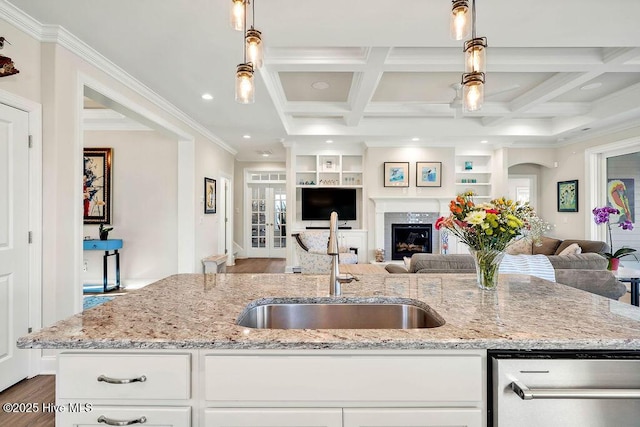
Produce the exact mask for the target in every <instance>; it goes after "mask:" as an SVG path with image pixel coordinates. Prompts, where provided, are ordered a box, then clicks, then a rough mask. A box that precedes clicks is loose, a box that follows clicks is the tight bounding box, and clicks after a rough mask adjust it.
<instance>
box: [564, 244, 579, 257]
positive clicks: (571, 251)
mask: <svg viewBox="0 0 640 427" xmlns="http://www.w3.org/2000/svg"><path fill="white" fill-rule="evenodd" d="M581 253H582V248H581V247H580V245H578V244H577V243H572V244H570V245H569V246H567V247H566V248H564V249H563V250H562V252H560V253H559V254H558V255H560V256H563V255H578V254H581Z"/></svg>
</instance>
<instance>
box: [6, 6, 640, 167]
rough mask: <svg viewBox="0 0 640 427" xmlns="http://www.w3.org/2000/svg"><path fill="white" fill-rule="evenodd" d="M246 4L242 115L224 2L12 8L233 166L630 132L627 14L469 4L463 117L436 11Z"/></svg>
mask: <svg viewBox="0 0 640 427" xmlns="http://www.w3.org/2000/svg"><path fill="white" fill-rule="evenodd" d="M253 1H255V9H256V28H258V29H259V30H261V31H262V33H263V36H264V40H265V44H266V46H267V49H266V54H265V66H264V67H263V68H261V69H260V70H259V72H258V73H257V78H256V80H257V87H256V102H255V104H252V105H239V104H236V103H235V101H234V94H233V91H234V73H235V67H236V65H237V64H238V63H240V62H242V35H241V33H239V32H235V31H233V30H232V29H231V27H230V25H229V23H228V19H229V6H230V4H231V1H230V0H190V1H178V0H163V1H160V2H159V1H156V0H136V1H130V0H92V1H85V0H56V1H49V0H11V1H10V2H11V3H12V4H14V5H16V6H17V7H18V8H20V9H22V10H23V11H24V12H25V13H27V14H29V15H31V16H32V17H34V18H35V19H37V20H38V21H40V22H41V23H42V24H53V25H61V26H63V27H64V28H66V29H67V30H68V31H70V32H71V33H72V34H74V35H75V36H77V37H79V38H80V39H81V40H83V41H84V42H86V43H87V44H88V45H89V46H91V47H92V48H94V49H95V50H97V51H98V52H100V53H101V54H102V55H104V56H105V57H106V58H108V59H109V60H111V61H113V62H114V63H115V64H116V65H118V66H120V67H121V68H122V69H124V70H125V71H127V72H128V73H129V74H131V75H132V76H133V77H135V78H136V79H138V80H140V81H141V82H142V83H144V84H145V85H146V86H148V87H149V88H151V89H152V90H153V91H155V92H156V93H158V94H159V95H161V96H162V97H164V98H165V99H167V100H168V101H169V102H171V103H172V104H174V105H175V106H176V107H178V108H179V109H180V110H182V111H183V112H185V113H186V114H187V115H189V116H191V117H192V118H193V119H195V120H196V121H197V122H199V123H201V124H202V125H203V126H205V127H206V128H208V129H209V130H210V131H211V132H212V133H213V134H215V135H217V136H218V137H219V138H220V139H221V140H223V141H224V142H225V143H227V144H229V145H230V146H232V147H234V148H235V149H236V150H237V151H238V154H237V157H238V158H239V159H241V160H256V159H258V158H261V157H260V153H261V152H263V151H265V150H268V151H271V152H273V158H275V159H284V150H283V142H284V143H294V142H296V143H300V144H316V143H317V144H324V143H325V141H326V140H329V139H330V140H333V141H334V143H338V144H353V143H367V144H369V145H371V146H388V145H391V146H399V145H416V144H424V145H431V146H452V145H454V146H464V147H473V146H475V145H476V144H479V143H480V141H481V140H484V141H488V142H489V146H541V147H554V146H557V145H559V144H566V143H568V142H571V141H576V140H579V139H581V138H585V137H587V136H589V135H593V134H595V133H602V132H607V131H611V130H612V129H620V128H624V127H630V126H632V125H634V124H635V125H638V124H639V123H640V26H638V25H637V23H636V20H637V17H638V16H640V1H638V0H607V1H602V0H582V1H577V0H563V1H558V0H518V1H509V2H508V1H504V0H477V28H478V35H479V36H486V37H487V39H488V43H489V49H488V54H487V77H486V89H485V94H486V101H485V104H484V106H483V108H482V110H481V111H479V112H474V113H472V114H471V113H468V114H467V113H463V111H462V109H461V104H460V95H461V94H460V85H459V82H460V78H461V73H462V69H463V54H462V42H457V41H453V40H450V39H449V30H448V25H449V24H448V17H449V11H450V6H451V2H450V1H449V0H406V1H403V2H398V1H392V0H324V1H312V0H253ZM205 92H206V93H211V94H212V95H213V96H214V99H213V100H211V101H204V100H203V99H202V98H201V95H202V94H203V93H205ZM243 135H251V138H250V139H247V138H243ZM416 139H417V140H416Z"/></svg>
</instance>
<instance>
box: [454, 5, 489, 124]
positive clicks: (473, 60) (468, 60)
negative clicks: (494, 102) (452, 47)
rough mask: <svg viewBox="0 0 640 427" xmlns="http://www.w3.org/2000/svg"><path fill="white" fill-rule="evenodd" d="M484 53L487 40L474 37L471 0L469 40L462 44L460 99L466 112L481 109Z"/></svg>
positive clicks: (474, 19)
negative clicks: (463, 64)
mask: <svg viewBox="0 0 640 427" xmlns="http://www.w3.org/2000/svg"><path fill="white" fill-rule="evenodd" d="M454 5H455V2H454ZM486 51H487V38H486V37H477V36H476V0H471V40H467V41H466V42H464V56H465V67H464V74H462V85H463V91H462V99H463V104H464V108H465V110H466V111H476V110H479V109H480V108H482V104H483V102H484V82H485V74H484V73H485V70H486Z"/></svg>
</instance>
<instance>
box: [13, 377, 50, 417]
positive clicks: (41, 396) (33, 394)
mask: <svg viewBox="0 0 640 427" xmlns="http://www.w3.org/2000/svg"><path fill="white" fill-rule="evenodd" d="M55 378H56V377H55V376H54V375H38V376H36V377H33V378H31V379H27V380H22V381H20V382H19V383H17V384H15V385H14V386H12V387H9V388H8V389H6V390H5V391H3V392H2V393H0V408H1V405H3V404H5V403H25V404H37V405H38V409H39V410H38V412H32V413H19V412H15V413H7V412H5V411H4V410H2V409H0V426H2V427H5V426H6V427H54V426H55V413H54V412H44V411H43V405H44V404H52V403H54V402H55V401H56V394H55V390H56V382H55Z"/></svg>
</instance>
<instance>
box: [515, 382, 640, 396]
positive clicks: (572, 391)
mask: <svg viewBox="0 0 640 427" xmlns="http://www.w3.org/2000/svg"><path fill="white" fill-rule="evenodd" d="M511 390H513V392H514V393H515V394H517V395H518V396H519V397H520V399H522V400H533V399H640V389H637V388H534V389H531V388H529V387H527V386H526V385H524V384H522V383H521V382H519V381H514V382H512V383H511Z"/></svg>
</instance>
